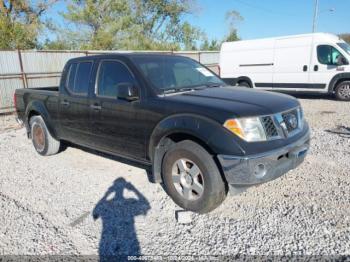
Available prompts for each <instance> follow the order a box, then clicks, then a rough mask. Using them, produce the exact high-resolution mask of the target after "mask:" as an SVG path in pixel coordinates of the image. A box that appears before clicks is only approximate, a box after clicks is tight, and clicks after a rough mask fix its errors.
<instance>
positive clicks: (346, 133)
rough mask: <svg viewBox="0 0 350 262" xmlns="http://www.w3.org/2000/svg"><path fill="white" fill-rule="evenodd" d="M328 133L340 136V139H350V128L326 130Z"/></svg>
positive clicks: (342, 127) (341, 127)
mask: <svg viewBox="0 0 350 262" xmlns="http://www.w3.org/2000/svg"><path fill="white" fill-rule="evenodd" d="M325 131H326V132H328V133H331V134H336V135H339V136H340V137H344V138H350V127H346V126H337V127H336V128H334V129H327V130H325Z"/></svg>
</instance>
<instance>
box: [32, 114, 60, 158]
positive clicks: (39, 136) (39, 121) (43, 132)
mask: <svg viewBox="0 0 350 262" xmlns="http://www.w3.org/2000/svg"><path fill="white" fill-rule="evenodd" d="M29 124H30V133H31V137H32V141H33V145H34V148H35V150H36V152H38V153H39V154H40V155H43V156H50V155H54V154H57V153H58V151H59V150H60V146H61V143H60V141H59V140H57V139H55V138H54V137H53V136H52V135H51V134H50V131H49V130H48V129H47V127H46V124H45V121H44V119H43V118H42V117H41V116H33V117H31V118H30V121H29Z"/></svg>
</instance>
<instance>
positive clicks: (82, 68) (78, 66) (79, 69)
mask: <svg viewBox="0 0 350 262" xmlns="http://www.w3.org/2000/svg"><path fill="white" fill-rule="evenodd" d="M91 69H92V62H81V63H74V64H71V65H70V67H69V73H68V78H67V83H66V87H67V89H68V90H69V91H70V92H72V93H74V94H78V95H87V94H88V90H89V82H90V74H91Z"/></svg>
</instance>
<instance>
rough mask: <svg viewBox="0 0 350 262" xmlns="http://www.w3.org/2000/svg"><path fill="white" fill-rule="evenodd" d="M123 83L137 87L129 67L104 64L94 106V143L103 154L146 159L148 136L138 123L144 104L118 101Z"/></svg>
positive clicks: (102, 61)
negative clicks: (104, 152)
mask: <svg viewBox="0 0 350 262" xmlns="http://www.w3.org/2000/svg"><path fill="white" fill-rule="evenodd" d="M121 83H132V84H135V85H136V84H137V83H136V80H135V77H134V76H133V74H132V73H131V71H130V70H129V69H128V67H127V65H126V64H125V63H124V62H122V61H119V60H110V59H108V60H101V61H100V64H99V68H98V71H97V78H96V86H95V95H94V97H93V99H92V100H91V105H90V107H91V108H90V112H91V130H92V134H93V136H94V138H93V140H94V143H95V146H96V147H97V148H100V149H101V150H103V151H109V152H111V153H115V154H119V155H123V156H129V157H132V158H137V159H144V157H145V139H144V135H143V134H144V132H143V130H140V128H139V125H138V120H137V117H138V115H137V111H138V110H137V109H138V108H139V106H140V101H133V102H129V101H126V100H121V99H118V84H121Z"/></svg>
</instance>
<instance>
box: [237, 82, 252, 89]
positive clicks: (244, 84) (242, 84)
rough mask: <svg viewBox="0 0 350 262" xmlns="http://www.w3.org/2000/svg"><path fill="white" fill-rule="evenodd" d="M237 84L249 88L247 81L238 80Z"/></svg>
mask: <svg viewBox="0 0 350 262" xmlns="http://www.w3.org/2000/svg"><path fill="white" fill-rule="evenodd" d="M238 86H242V87H247V88H251V86H250V84H249V83H248V82H247V81H240V82H238Z"/></svg>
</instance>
